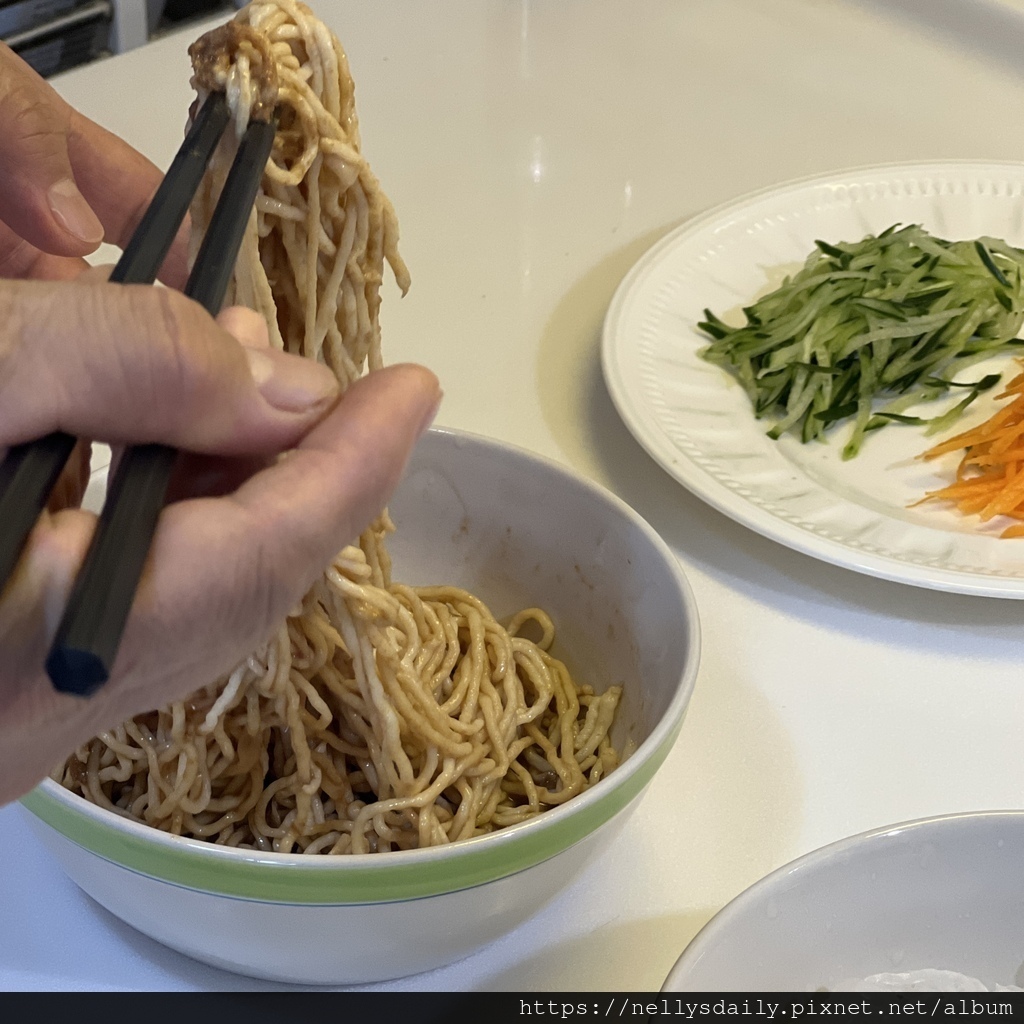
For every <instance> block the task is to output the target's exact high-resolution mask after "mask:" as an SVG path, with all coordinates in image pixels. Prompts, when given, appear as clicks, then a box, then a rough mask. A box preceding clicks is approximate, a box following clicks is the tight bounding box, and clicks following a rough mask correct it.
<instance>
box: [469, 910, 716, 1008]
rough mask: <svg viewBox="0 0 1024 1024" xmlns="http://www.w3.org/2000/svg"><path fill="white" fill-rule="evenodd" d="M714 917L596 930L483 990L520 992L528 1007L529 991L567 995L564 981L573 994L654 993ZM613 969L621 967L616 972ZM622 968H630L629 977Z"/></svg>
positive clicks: (708, 913) (523, 963) (521, 964)
mask: <svg viewBox="0 0 1024 1024" xmlns="http://www.w3.org/2000/svg"><path fill="white" fill-rule="evenodd" d="M714 914H715V911H714V910H712V909H708V910H702V911H697V912H695V913H692V914H683V915H677V916H672V917H661V918H653V919H649V920H646V921H630V922H628V923H624V924H613V925H609V926H607V927H604V928H598V929H595V930H594V931H592V932H589V933H587V934H586V935H582V936H579V937H576V938H574V939H573V940H572V941H571V942H567V943H564V944H562V945H555V946H547V947H545V948H544V950H543V952H540V953H538V954H537V955H536V956H534V957H528V958H526V959H523V960H519V961H517V963H516V964H515V965H514V966H512V967H510V969H509V970H508V971H507V972H505V973H501V974H495V975H492V976H491V977H490V978H488V979H487V983H486V984H485V985H484V986H483V987H484V988H486V989H487V990H488V991H493V992H519V991H522V992H523V993H524V999H525V1000H526V1001H527V1002H529V999H528V995H527V994H528V993H529V992H531V991H532V992H548V993H553V992H554V993H557V992H559V991H566V989H567V985H566V979H571V982H570V987H571V989H572V991H574V992H602V991H604V992H656V991H658V990H659V989H660V988H661V986H662V985H663V984H664V982H665V978H666V977H668V972H669V971H670V970H671V969H672V966H673V965H674V964H675V962H676V960H677V959H679V956H680V954H681V953H682V952H683V950H684V949H685V948H686V945H687V943H689V941H690V940H691V939H692V938H693V937H694V935H696V934H697V932H699V931H700V929H701V928H703V927H704V925H705V924H707V922H708V921H710V920H711V918H712V917H713V916H714ZM624 950H628V951H629V952H628V956H625V955H624V954H623V951H624ZM617 964H621V965H623V966H622V967H619V968H618V969H617V968H616V965H617ZM638 964H643V965H644V967H643V971H642V973H636V971H635V968H636V965H638ZM626 965H629V967H630V968H632V969H633V970H632V971H631V972H630V973H628V974H627V972H626V969H625V966H626ZM523 977H529V978H530V979H531V987H530V988H529V989H523V988H522V979H523ZM555 1002H558V998H557V996H556V997H555Z"/></svg>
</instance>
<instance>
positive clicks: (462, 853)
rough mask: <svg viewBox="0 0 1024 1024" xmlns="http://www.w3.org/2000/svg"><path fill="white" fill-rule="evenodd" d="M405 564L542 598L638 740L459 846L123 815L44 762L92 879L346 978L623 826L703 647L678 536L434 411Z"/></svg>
mask: <svg viewBox="0 0 1024 1024" xmlns="http://www.w3.org/2000/svg"><path fill="white" fill-rule="evenodd" d="M390 508H391V512H392V515H393V518H394V519H395V522H396V524H397V526H398V529H397V532H396V533H395V534H394V535H393V538H392V542H391V544H390V548H391V552H392V555H393V560H394V578H395V579H396V580H402V581H403V582H406V583H411V584H426V583H433V584H437V583H443V582H450V583H455V584H458V585H461V586H465V587H468V588H469V589H470V590H472V591H473V592H474V593H476V594H477V595H479V596H480V597H482V598H483V599H484V600H485V601H486V602H488V603H489V605H490V606H491V608H492V610H493V611H494V613H495V614H496V615H498V616H499V617H501V616H503V615H506V614H510V613H511V612H513V611H514V610H517V609H518V608H520V607H526V606H528V605H534V604H536V605H540V606H541V607H543V608H545V609H547V611H548V612H549V613H550V614H551V615H552V618H553V620H554V622H555V626H556V629H557V639H556V644H557V651H558V653H559V654H560V655H561V656H562V657H563V658H564V659H565V660H566V661H567V662H568V663H569V665H570V667H571V668H572V670H573V673H574V675H575V677H576V678H578V679H588V680H592V681H593V683H594V685H595V687H596V688H597V689H598V690H602V689H604V688H605V687H607V686H608V685H611V684H614V683H620V682H621V683H622V684H623V687H624V694H623V700H622V704H621V708H620V711H619V713H618V716H617V720H616V724H615V727H614V731H613V734H612V735H613V739H614V741H615V742H616V744H617V745H618V747H619V748H620V749H621V748H623V747H624V746H626V744H633V745H635V750H634V752H633V753H632V754H631V755H630V756H629V757H628V758H627V759H626V760H625V762H624V763H623V764H622V765H621V766H620V767H618V768H617V769H615V771H613V772H611V773H610V774H609V775H608V776H607V777H606V778H605V779H604V780H602V781H601V782H600V783H598V784H597V785H596V786H595V787H593V788H592V789H590V790H588V791H587V792H585V793H583V794H581V795H580V796H579V797H577V798H575V799H573V800H571V801H569V802H567V803H566V804H565V805H563V806H561V807H558V808H555V809H553V810H551V811H548V812H546V813H545V814H543V815H541V816H540V817H538V818H536V819H534V820H532V821H528V822H524V823H522V824H520V825H516V826H513V827H511V828H508V829H506V830H504V831H501V832H497V833H494V834H492V835H488V836H482V837H478V838H476V839H471V840H468V841H465V842H462V843H456V844H452V845H451V846H448V847H444V848H439V849H428V850H415V851H402V852H396V853H386V854H368V855H362V856H343V857H316V856H310V857H304V856H302V855H268V854H262V853H255V852H252V851H244V850H236V849H224V848H222V847H217V846H212V845H209V844H205V843H202V842H197V841H193V840H189V839H182V838H179V837H174V836H170V835H166V834H164V833H162V832H159V831H157V830H154V829H152V828H149V827H147V826H144V825H139V824H136V823H133V822H130V821H127V820H125V819H123V818H121V817H119V816H118V815H115V814H113V813H110V812H107V811H104V810H102V809H100V808H98V807H95V806H94V805H92V804H90V803H88V802H86V801H85V800H83V799H82V798H80V797H78V796H75V795H72V794H71V793H69V792H68V791H67V790H64V789H63V788H61V787H60V786H58V785H56V784H54V783H52V782H49V781H47V782H44V783H43V784H41V785H40V786H39V787H38V788H37V789H36V790H34V791H33V792H32V793H31V794H29V795H28V796H27V797H25V799H24V800H23V804H24V806H25V807H26V808H27V809H28V810H29V811H31V812H32V814H31V816H30V820H31V821H32V823H33V826H34V828H35V831H36V832H37V834H38V835H39V837H40V838H41V839H42V841H43V842H44V843H45V844H46V846H47V847H49V849H50V850H51V851H52V852H53V854H54V855H55V856H56V857H57V859H58V860H59V861H60V863H61V865H62V866H63V868H64V869H65V871H66V872H67V873H68V875H69V876H70V877H71V878H72V879H74V881H75V882H77V883H78V885H80V886H81V887H82V888H83V889H84V890H85V891H86V892H87V893H89V895H90V896H92V897H93V898H94V899H96V900H97V901H98V902H99V903H100V904H102V905H103V906H104V907H106V908H107V909H108V910H110V911H111V912H112V913H114V914H116V915H117V916H118V917H119V918H121V919H122V920H123V921H125V922H127V923H128V924H130V925H132V926H134V927H135V928H138V929H139V930H140V931H142V932H145V933H146V934H147V935H149V936H151V937H152V938H154V939H156V940H158V941H160V942H163V943H165V944H166V945H168V946H171V947H173V948H174V949H177V950H179V951H180V952H182V953H185V954H187V955H189V956H192V957H195V958H196V959H199V960H202V961H205V962H207V963H210V964H214V965H216V966H218V967H223V968H226V969H228V970H232V971H237V972H240V973H244V974H251V975H254V976H257V977H262V978H267V979H273V980H277V981H286V982H300V983H306V984H346V983H358V982H369V981H375V980H382V979H387V978H394V977H400V976H403V975H407V974H413V973H417V972H420V971H424V970H428V969H431V968H435V967H438V966H441V965H443V964H446V963H449V962H451V961H453V960H456V959H458V958H460V957H463V956H466V955H468V954H469V953H471V952H473V951H474V950H475V949H477V948H478V947H479V946H480V945H482V944H484V943H486V942H489V941H491V940H493V939H495V938H496V937H497V936H499V935H501V934H502V933H504V932H506V931H508V930H510V929H511V928H513V927H514V926H516V925H517V924H519V923H520V922H521V921H523V920H524V919H526V918H527V917H528V916H529V915H531V914H532V913H534V912H535V911H537V910H538V909H539V908H540V907H541V906H542V905H543V904H544V903H545V902H546V901H548V900H549V899H550V898H551V897H552V896H554V895H555V894H556V893H557V892H558V891H559V889H561V888H562V887H563V886H564V885H565V884H566V883H567V882H569V881H570V880H571V879H572V878H573V877H574V876H575V875H576V874H577V873H578V872H579V871H580V870H581V868H582V866H583V865H584V863H586V862H587V860H588V858H591V857H593V856H594V854H595V853H597V852H599V851H600V849H601V848H602V846H603V845H604V844H605V843H607V842H608V840H609V838H610V837H611V836H612V835H614V834H615V831H616V830H617V829H618V828H620V827H621V826H622V824H623V822H624V820H625V819H626V817H627V815H628V813H629V812H630V810H631V809H632V808H633V807H634V806H635V805H636V803H637V801H638V798H639V796H640V794H641V793H642V791H643V790H644V788H645V787H646V786H647V784H648V783H649V782H650V781H651V778H652V776H653V775H654V773H655V772H656V771H657V769H658V766H659V765H660V764H661V763H662V761H663V760H664V758H665V756H666V754H667V753H668V751H669V749H670V748H671V746H672V744H673V742H674V741H675V738H676V736H677V734H678V732H679V729H680V726H681V725H682V721H683V715H684V712H685V710H686V706H687V703H688V701H689V699H690V693H691V691H692V688H693V683H694V678H695V675H696V671H697V662H698V657H699V627H698V620H697V612H696V608H695V605H694V600H693V595H692V593H691V591H690V588H689V586H688V584H687V582H686V580H685V578H684V576H683V574H682V571H681V570H680V567H679V565H678V562H677V561H676V559H675V557H674V556H673V554H672V552H671V551H670V550H669V549H668V548H667V547H666V545H665V544H664V542H663V541H662V540H661V539H660V538H659V536H658V535H657V534H656V533H655V532H654V530H652V529H651V527H650V526H648V525H647V524H646V523H645V522H644V521H643V520H642V519H641V518H640V517H639V516H638V515H637V514H636V513H635V512H633V511H632V510H631V509H630V508H629V507H628V506H627V505H625V504H624V503H623V502H621V501H620V500H619V499H618V498H616V497H614V496H613V495H611V494H609V493H608V492H607V491H605V490H602V489H601V488H599V487H597V486H595V485H594V484H592V483H590V482H588V481H586V480H584V479H582V478H581V477H579V476H577V475H575V474H573V473H572V472H571V471H569V470H566V469H564V468H562V467H560V466H558V465H556V464H555V463H552V462H549V461H547V460H545V459H542V458H539V457H538V456H536V455H532V454H530V453H528V452H525V451H522V450H519V449H516V448H512V447H509V446H508V445H505V444H502V443H500V442H497V441H493V440H488V439H486V438H482V437H478V436H474V435H469V434H463V433H458V432H455V431H449V430H439V429H435V430H432V431H431V432H430V433H429V434H428V435H426V436H425V437H424V439H423V440H422V441H421V442H420V444H419V446H418V447H417V450H416V453H415V455H414V457H413V460H412V462H411V464H410V467H409V470H408V472H407V474H406V476H405V479H404V481H403V483H402V485H401V487H400V489H399V491H398V493H397V494H396V495H395V497H394V499H393V501H392V503H391V506H390Z"/></svg>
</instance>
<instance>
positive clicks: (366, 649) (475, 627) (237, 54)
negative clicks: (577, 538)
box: [54, 0, 620, 853]
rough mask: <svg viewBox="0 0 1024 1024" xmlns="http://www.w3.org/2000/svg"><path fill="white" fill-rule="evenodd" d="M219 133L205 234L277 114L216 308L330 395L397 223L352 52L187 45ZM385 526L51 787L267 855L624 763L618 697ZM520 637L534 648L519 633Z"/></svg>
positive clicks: (564, 786) (281, 28) (296, 43)
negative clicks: (414, 568)
mask: <svg viewBox="0 0 1024 1024" xmlns="http://www.w3.org/2000/svg"><path fill="white" fill-rule="evenodd" d="M190 52H191V54H192V58H193V64H194V66H195V69H196V75H195V80H194V81H195V85H196V87H197V91H198V93H199V99H200V101H201V100H202V99H203V98H205V95H206V93H207V92H208V91H210V90H214V89H217V90H224V91H225V92H226V94H227V97H228V102H229V105H230V107H231V110H232V113H233V126H232V128H231V130H230V131H229V135H228V136H227V137H226V138H225V140H224V141H223V142H222V144H221V147H220V149H219V150H218V153H217V154H216V156H215V158H214V161H213V164H212V166H211V170H210V173H209V174H208V175H207V178H206V180H205V182H204V186H203V188H202V189H201V190H200V192H199V193H198V195H197V196H196V200H195V203H194V207H193V221H194V224H195V227H196V237H201V236H202V230H203V229H204V228H205V225H206V224H207V223H208V221H209V218H210V215H211V213H212V210H213V206H214V203H215V201H216V197H217V195H218V194H219V191H220V188H221V186H222V184H223V181H224V178H225V176H226V173H227V169H228V167H229V166H230V162H231V158H232V156H233V153H234V149H235V147H236V146H237V142H238V139H239V138H240V137H241V135H242V134H243V133H244V130H245V127H246V125H247V123H248V120H249V118H250V117H259V118H264V119H265V118H269V117H270V116H272V112H273V110H274V108H275V107H276V110H277V113H278V117H279V122H278V132H277V137H276V140H275V145H274V150H273V154H272V157H271V160H270V163H269V164H268V166H267V170H266V174H265V176H264V180H263V185H262V189H261V193H260V195H259V197H258V199H257V203H256V209H255V210H254V212H253V215H252V217H251V218H250V222H249V227H248V231H247V234H246V238H245V241H244V243H243V247H242V253H241V256H240V258H239V262H238V266H237V268H236V272H235V278H234V282H233V294H232V295H231V296H230V301H233V302H236V303H243V304H245V305H248V306H250V307H252V308H253V309H256V310H258V311H260V312H261V313H262V314H263V315H264V316H265V317H266V319H267V322H268V324H269V325H270V331H271V337H272V341H273V344H275V345H277V346H279V347H281V348H284V349H286V350H287V351H289V352H295V353H300V354H302V355H305V356H308V357H309V358H312V359H319V360H321V361H322V362H324V363H326V365H328V366H329V367H330V368H331V369H332V370H333V371H334V373H335V374H336V375H337V377H338V379H339V380H340V381H341V383H342V385H343V386H347V385H348V384H350V383H351V382H352V381H353V380H355V379H356V378H357V377H359V376H360V375H361V374H362V373H363V372H364V369H365V368H367V367H368V368H369V369H370V370H371V371H372V370H374V369H377V368H378V367H380V366H381V365H382V358H381V348H380V327H379V320H378V312H379V307H380V286H381V283H382V279H383V268H384V263H385V261H386V262H387V263H388V264H389V265H390V267H391V269H392V271H393V272H394V275H395V278H396V280H397V282H398V284H399V286H400V288H401V289H402V291H403V292H404V291H405V290H406V289H407V288H408V285H409V275H408V271H407V270H406V267H405V264H404V263H403V262H402V259H401V257H400V256H399V254H398V249H397V242H398V226H397V221H396V218H395V214H394V211H393V209H392V207H391V204H390V202H389V201H388V199H387V197H386V196H385V195H384V193H383V192H382V191H381V189H380V186H379V183H378V182H377V179H376V178H375V177H374V175H373V173H372V172H371V170H370V168H369V165H368V164H367V162H366V160H365V158H364V157H363V155H362V153H361V150H360V142H359V128H358V120H357V117H356V110H355V104H354V96H353V83H352V79H351V76H350V74H349V69H348V61H347V59H346V57H345V53H344V51H343V50H342V49H341V46H340V44H339V43H338V41H337V39H335V38H334V37H333V35H332V34H331V33H330V32H329V31H328V29H327V28H326V27H325V26H324V25H323V24H322V23H321V22H319V21H318V20H317V19H316V18H315V17H313V15H312V14H311V12H310V11H309V10H308V9H307V8H306V7H305V6H304V5H303V4H300V3H295V2H293V0H257V2H254V3H252V4H250V5H249V6H248V7H246V8H245V9H244V10H242V11H240V12H239V14H238V15H237V17H236V18H235V19H234V20H233V21H232V22H230V23H229V24H228V25H226V26H223V27H222V28H220V29H217V30H215V31H214V32H212V33H209V34H208V35H207V36H204V37H203V38H202V39H200V40H198V41H197V43H196V44H194V45H193V47H192V49H191V51H190ZM392 528H393V527H392V525H391V522H390V520H389V518H388V516H387V513H384V514H382V515H381V516H380V517H379V518H378V520H377V521H376V522H375V523H374V524H373V525H372V526H371V527H370V528H369V529H368V530H366V531H365V532H364V533H363V535H362V536H361V537H360V538H359V544H358V545H352V546H349V547H346V548H345V549H344V550H343V551H341V552H340V554H339V555H338V556H337V557H336V558H335V560H334V562H333V564H332V565H331V566H330V567H329V568H328V569H327V571H326V572H325V573H324V575H323V577H322V578H321V579H320V581H319V582H318V583H317V584H316V585H315V586H314V587H313V589H312V590H311V591H310V593H308V594H307V595H306V596H305V598H304V600H303V602H302V606H301V608H300V609H298V610H297V611H296V613H295V614H293V615H292V616H291V617H290V618H289V619H288V620H287V621H286V622H285V623H282V625H281V627H280V629H279V630H278V631H277V632H276V633H275V635H274V636H272V637H271V638H270V639H269V640H268V641H267V643H266V644H265V645H264V646H263V647H262V648H261V649H260V650H258V651H256V652H254V653H253V654H252V655H251V656H250V657H248V658H247V659H246V660H245V661H244V662H242V663H241V664H240V665H238V666H237V667H236V668H235V669H234V671H233V672H231V673H230V674H229V675H228V677H227V678H225V679H221V680H219V681H217V682H216V683H215V684H213V685H211V686H207V687H206V688H204V689H202V690H200V691H198V692H197V693H195V694H193V695H192V697H191V698H189V699H188V700H187V701H183V702H179V703H177V704H174V705H172V706H170V707H168V708H164V709H162V710H159V711H154V712H152V713H150V714H147V715H142V716H139V717H137V718H135V719H134V720H131V721H128V722H125V723H123V724H122V725H121V726H119V727H118V728H117V729H114V730H111V731H110V732H107V733H104V734H102V735H101V736H98V737H96V738H95V739H93V740H92V741H91V742H90V743H88V744H86V745H85V746H84V747H82V748H81V749H80V750H78V751H76V752H75V753H74V754H72V755H71V757H70V758H68V760H67V761H66V763H65V764H64V765H62V766H61V767H60V768H59V769H58V770H57V771H56V772H55V776H54V777H55V778H57V779H58V780H60V781H61V782H63V784H64V785H65V786H67V787H69V788H71V789H73V790H75V791H77V792H79V793H81V794H82V795H83V796H84V797H86V798H87V799H89V800H91V801H93V802H95V803H97V804H100V805H101V806H105V807H108V808H111V809H113V810H116V811H118V812H120V813H124V814H128V815H131V816H132V817H134V818H136V819H138V820H141V821H143V822H146V823H147V824H149V825H153V826H155V827H157V828H160V829H164V830H167V831H169V832H172V833H176V834H180V835H186V836H193V837H198V838H203V839H208V840H211V841H214V842H217V843H222V844H226V845H232V846H247V847H248V846H252V847H257V848H259V849H265V850H276V851H282V852H289V851H297V850H298V851H304V852H307V853H364V852H373V851H379V850H396V849H411V848H417V847H426V846H432V845H437V844H441V843H446V842H451V841H454V840H458V839H464V838H468V837H470V836H473V835H478V834H481V833H484V832H488V831H491V830H493V829H497V828H502V827H504V826H507V825H511V824H514V823H516V822H519V821H523V820H524V819H526V818H529V817H531V816H533V815H536V814H538V813H540V812H541V811H542V810H544V809H545V808H547V807H551V806H553V805H556V804H561V803H563V802H564V801H566V800H568V799H569V798H571V797H572V796H574V795H576V794H578V793H580V792H582V791H583V790H584V789H585V788H586V787H588V786H590V785H592V784H594V783H595V782H597V781H598V780H599V779H600V778H601V777H602V776H603V775H605V774H606V773H607V772H608V771H609V770H611V769H612V768H613V767H615V765H616V764H617V763H618V758H617V755H616V753H615V751H614V749H613V748H612V745H611V743H610V740H609V736H608V732H609V728H610V726H611V722H612V718H613V716H614V713H615V709H616V707H617V704H618V700H619V696H620V688H619V687H610V688H609V689H608V690H607V691H606V692H605V693H603V694H601V695H597V694H595V693H594V692H593V690H592V689H590V688H589V687H586V686H577V685H576V684H575V683H574V682H573V680H572V679H571V677H570V676H569V673H568V672H567V670H566V668H565V666H564V665H563V664H562V663H561V662H560V661H558V660H557V659H555V658H554V657H552V656H551V655H550V654H549V653H548V649H549V647H550V645H551V642H552V640H553V637H554V628H553V625H552V623H551V620H550V619H549V618H548V616H547V615H546V614H545V613H544V612H542V611H540V610H539V609H528V610H526V611H524V612H521V613H520V614H519V615H517V616H516V617H515V619H514V620H513V621H511V622H510V623H508V624H507V626H502V625H501V624H500V623H498V622H497V621H496V620H495V618H494V616H493V615H492V614H491V613H490V611H488V609H487V607H486V606H485V605H484V604H483V603H482V602H481V601H480V600H479V599H477V598H476V597H474V596H473V595H471V594H469V593H467V592H465V591H463V590H459V589H457V588H454V587H429V588H418V589H414V588H411V587H407V586H403V585H401V584H399V583H394V582H392V580H391V564H390V559H389V557H388V553H387V549H386V546H385V543H384V541H385V537H386V535H387V533H388V532H390V530H391V529H392ZM523 632H529V633H531V634H532V635H537V634H539V640H538V641H537V642H533V641H531V640H529V639H526V638H525V637H524V636H523V635H521V634H522V633H523Z"/></svg>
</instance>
